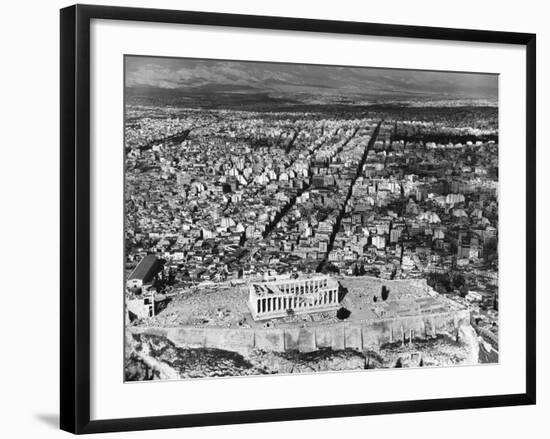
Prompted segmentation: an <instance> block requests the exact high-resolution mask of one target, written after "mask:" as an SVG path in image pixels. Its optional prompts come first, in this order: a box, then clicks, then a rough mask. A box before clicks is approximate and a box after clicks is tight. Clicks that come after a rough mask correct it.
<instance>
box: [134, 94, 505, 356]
mask: <svg viewBox="0 0 550 439" xmlns="http://www.w3.org/2000/svg"><path fill="white" fill-rule="evenodd" d="M430 102H432V104H433V105H427V104H426V101H425V100H424V101H422V102H421V103H419V102H414V101H409V102H407V103H404V104H400V105H397V104H395V103H390V104H384V103H376V104H372V105H355V106H354V105H342V104H341V103H338V104H337V105H330V104H328V105H311V108H305V109H303V108H297V109H294V108H292V107H290V108H288V107H287V106H278V105H273V107H272V108H271V109H268V110H266V109H265V108H263V106H260V105H256V106H254V105H241V106H236V107H235V106H233V108H204V107H202V108H201V107H191V106H184V107H180V106H177V105H158V104H156V103H154V102H153V103H151V101H149V102H143V101H140V100H139V99H134V100H130V102H128V103H127V106H126V121H125V151H126V164H125V166H126V173H125V175H126V177H125V178H126V180H125V209H126V212H125V215H126V216H125V218H126V224H125V235H126V236H125V245H126V268H127V274H129V273H131V272H132V270H134V269H135V267H136V266H137V265H138V263H139V262H140V261H141V260H143V258H145V257H146V256H147V255H155V256H156V258H157V260H158V261H161V268H160V269H159V273H158V275H157V276H156V277H155V279H154V280H153V282H152V287H151V288H152V291H154V292H155V294H159V295H162V297H174V296H178V295H182V294H186V292H188V291H193V290H194V289H196V288H198V287H200V286H204V285H210V286H212V285H217V284H219V285H228V284H229V285H236V286H238V285H242V284H246V283H249V282H253V281H261V280H265V279H268V278H277V277H283V278H290V279H293V278H295V279H297V278H302V277H304V276H306V277H307V276H315V275H316V274H327V275H330V276H334V277H335V278H340V277H375V278H380V279H386V280H390V281H394V280H406V279H425V280H426V282H427V284H428V285H429V286H430V287H431V288H433V289H434V290H435V291H437V292H438V293H440V294H443V295H445V296H446V297H448V298H450V299H452V300H453V301H455V302H457V303H460V304H464V305H465V306H467V307H468V308H469V309H470V310H471V311H472V325H473V326H474V327H475V328H476V331H477V332H478V334H482V335H483V336H484V337H485V338H486V339H487V340H488V342H490V343H492V344H493V346H495V348H496V349H498V251H497V243H498V108H497V107H496V106H495V105H487V104H486V103H485V102H484V103H482V104H479V103H477V104H467V103H466V104H459V105H457V103H456V101H448V102H446V101H438V102H436V103H434V102H435V101H433V100H432V101H430ZM293 110H294V111H293ZM384 300H385V299H384Z"/></svg>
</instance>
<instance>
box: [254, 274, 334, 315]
mask: <svg viewBox="0 0 550 439" xmlns="http://www.w3.org/2000/svg"><path fill="white" fill-rule="evenodd" d="M248 293H249V296H248V307H249V309H250V313H251V314H252V318H253V319H254V320H265V319H271V318H276V317H284V316H287V315H289V314H304V313H311V312H321V311H334V310H336V309H338V308H339V298H338V282H337V281H336V280H335V279H331V278H330V276H316V277H312V278H306V279H284V280H275V281H271V282H258V283H250V284H249V287H248Z"/></svg>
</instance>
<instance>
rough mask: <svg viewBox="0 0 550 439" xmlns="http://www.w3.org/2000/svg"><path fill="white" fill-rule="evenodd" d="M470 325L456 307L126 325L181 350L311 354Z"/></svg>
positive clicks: (428, 335) (399, 340)
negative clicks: (233, 324) (241, 323)
mask: <svg viewBox="0 0 550 439" xmlns="http://www.w3.org/2000/svg"><path fill="white" fill-rule="evenodd" d="M467 327H470V312H469V311H468V310H467V309H460V310H455V311H449V312H444V313H428V314H424V315H418V316H410V317H398V318H395V317H394V318H388V319H380V320H377V321H373V322H362V323H348V322H337V323H330V324H322V323H321V324H311V325H309V326H307V327H296V326H291V325H288V326H286V327H282V328H239V329H233V328H216V327H190V326H178V327H164V328H160V327H159V328H151V327H143V326H130V327H128V330H129V331H130V332H131V333H134V334H138V333H142V334H153V335H158V336H163V337H166V338H168V339H169V340H171V341H172V342H173V343H175V344H176V346H179V347H182V348H203V347H204V348H217V349H224V350H229V351H236V352H240V353H242V354H243V355H245V354H247V353H248V352H249V351H251V350H253V349H260V350H263V351H274V352H285V351H299V352H313V351H316V350H318V349H325V348H331V349H333V350H342V349H354V350H357V351H365V350H374V351H377V350H378V349H379V348H380V346H382V345H384V344H386V343H401V344H403V345H405V344H407V343H410V342H411V341H412V340H413V339H416V340H423V339H429V338H432V337H435V336H436V334H438V333H442V332H445V333H447V334H450V335H453V336H454V337H456V339H459V337H460V332H461V328H467Z"/></svg>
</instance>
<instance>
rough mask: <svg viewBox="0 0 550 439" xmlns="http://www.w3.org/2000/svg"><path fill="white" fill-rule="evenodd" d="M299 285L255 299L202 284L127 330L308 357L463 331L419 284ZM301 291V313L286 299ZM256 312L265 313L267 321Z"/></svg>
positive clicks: (458, 316) (343, 281) (465, 317)
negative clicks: (327, 350)
mask: <svg viewBox="0 0 550 439" xmlns="http://www.w3.org/2000/svg"><path fill="white" fill-rule="evenodd" d="M305 280H306V281H307V282H304V278H300V279H295V280H293V279H288V280H285V281H279V282H277V281H272V282H265V283H261V282H259V283H255V285H257V286H259V289H258V287H256V291H263V292H261V293H260V294H259V295H256V293H251V288H253V289H254V286H252V287H251V284H250V283H249V284H243V285H232V284H231V283H217V284H210V285H204V286H202V287H200V288H196V289H194V290H192V291H189V292H186V293H184V294H182V295H180V296H179V297H177V298H174V300H172V301H171V302H170V303H169V304H168V305H167V307H166V308H165V309H164V310H162V311H161V312H160V313H158V314H157V315H156V316H155V317H151V318H148V319H145V320H139V321H136V322H134V323H133V324H132V325H131V326H129V330H130V331H131V332H133V333H149V334H156V335H163V336H165V337H167V338H168V339H170V340H171V341H173V342H174V343H175V344H176V345H178V346H181V347H213V348H219V349H225V350H234V351H238V352H248V351H250V350H252V349H260V350H264V351H277V352H281V351H287V350H298V351H300V352H311V351H315V350H318V349H322V348H332V349H333V350H340V349H346V348H352V349H356V350H376V349H377V348H378V347H379V346H381V345H383V344H385V343H392V342H398V341H401V342H403V343H407V342H410V341H411V340H416V339H426V338H431V337H435V336H436V334H438V333H447V334H451V335H452V336H453V337H456V338H459V337H460V332H461V328H462V327H465V326H469V324H470V314H469V311H468V310H467V309H466V308H465V307H463V306H462V305H460V304H458V303H456V302H454V301H452V300H450V299H448V298H446V297H444V296H442V295H439V294H438V293H436V292H435V291H433V289H432V288H431V287H429V286H428V285H427V284H426V282H425V281H424V280H383V279H378V278H372V277H364V276H363V277H342V276H334V277H328V276H312V277H310V278H306V279H305ZM309 284H316V285H317V288H318V289H314V288H313V287H310V286H308V285H309ZM289 285H290V286H293V287H294V288H295V289H294V290H291V289H290V288H291V287H290V286H289ZM304 285H306V286H304ZM334 287H336V290H335V289H334ZM308 288H310V289H309V290H308ZM266 291H267V292H266ZM308 291H309V294H310V296H311V295H312V294H313V296H311V298H310V299H308V300H303V299H302V302H301V303H302V307H303V306H305V307H306V308H307V307H310V309H311V311H310V312H305V311H304V310H303V309H302V308H300V301H299V299H298V300H296V301H294V300H292V301H291V298H292V297H295V296H296V297H298V298H299V297H301V296H303V297H307V292H308ZM333 291H336V292H337V294H338V295H337V298H334V296H333ZM319 292H320V294H319ZM325 293H326V294H325ZM279 297H280V299H279ZM264 298H273V300H271V304H270V305H269V308H268V305H267V304H266V303H264V302H261V300H263V299H264ZM251 300H253V303H251ZM291 309H292V310H291ZM289 310H291V311H289ZM264 311H265V312H267V313H268V314H269V312H271V311H273V314H274V316H273V318H269V315H268V316H267V317H266V316H265V315H263V312H264ZM316 311H318V312H316ZM255 314H256V315H255ZM258 314H260V315H258Z"/></svg>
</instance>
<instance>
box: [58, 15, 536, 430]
mask: <svg viewBox="0 0 550 439" xmlns="http://www.w3.org/2000/svg"><path fill="white" fill-rule="evenodd" d="M92 19H105V20H131V21H141V22H159V23H181V24H194V25H208V26H229V27H241V28H255V29H274V30H292V31H304V32H313V33H314V32H325V33H335V34H356V35H372V36H384V37H407V38H420V39H438V40H449V41H450V40H452V41H464V42H482V43H505V44H513V45H521V46H525V47H526V60H527V62H526V66H525V68H526V83H527V85H526V86H527V89H526V96H527V101H526V109H527V111H526V133H525V136H526V137H525V139H526V147H527V151H526V154H527V170H526V171H527V174H526V175H527V182H526V184H527V194H526V195H527V198H526V202H527V210H526V220H527V223H526V226H527V227H526V242H527V248H526V261H525V264H526V279H527V284H526V294H527V297H526V322H527V327H526V357H525V363H526V376H525V385H526V386H525V388H526V391H525V393H518V394H507V395H494V396H479V397H466V398H446V399H430V400H416V401H393V402H383V403H367V404H346V405H336V406H317V407H299V408H282V409H273V410H252V411H240V412H224V413H201V414H181V415H174V416H154V417H153V416H152V417H141V418H127V419H103V420H91V419H90V394H91V392H90V350H89V346H90V213H91V211H90V21H91V20H92ZM60 24H61V26H60V27H61V32H60V35H61V41H60V48H61V59H60V61H61V62H60V70H61V74H60V88H61V113H60V123H61V126H60V131H61V156H60V165H61V194H60V195H61V212H60V214H61V223H60V227H61V243H60V245H61V260H60V262H61V271H60V276H61V292H60V293H61V294H60V295H61V304H60V306H61V322H60V325H61V328H60V329H61V350H60V361H61V375H60V379H61V387H60V426H61V428H62V429H63V430H66V431H69V432H72V433H77V434H80V433H99V432H114V431H128V430H145V429H160V428H173V427H193V426H207V425H220V424H241V423H251V422H273V421H283V420H304V419H315V418H327V417H347V416H364V415H375V414H387V413H404V412H426V411H437V410H454V409H471V408H481V407H498V406H515V405H528V404H535V400H536V396H535V395H536V350H535V346H536V320H535V319H536V315H535V300H536V299H535V295H536V231H535V229H536V227H535V225H536V224H535V221H536V219H535V217H536V201H535V200H536V185H535V181H536V166H535V165H536V151H535V148H536V146H535V143H536V121H535V120H536V114H535V111H536V35H535V34H530V33H514V32H496V31H482V30H465V29H447V28H437V27H423V26H402V25H389V24H376V23H359V22H345V21H331V20H312V19H303V18H287V17H266V16H253V15H234V14H221V13H210V12H194V11H176V10H160V9H141V8H126V7H108V6H89V5H74V6H70V7H67V8H64V9H62V10H61V19H60Z"/></svg>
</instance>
